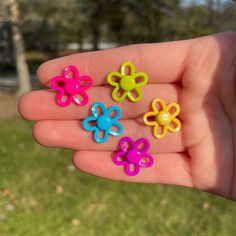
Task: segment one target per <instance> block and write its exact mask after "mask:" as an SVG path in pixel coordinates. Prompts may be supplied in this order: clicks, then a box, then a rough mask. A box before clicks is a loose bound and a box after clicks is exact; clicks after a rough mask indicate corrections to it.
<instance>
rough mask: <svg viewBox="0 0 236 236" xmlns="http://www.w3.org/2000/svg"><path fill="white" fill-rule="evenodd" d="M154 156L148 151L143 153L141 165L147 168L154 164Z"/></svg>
mask: <svg viewBox="0 0 236 236" xmlns="http://www.w3.org/2000/svg"><path fill="white" fill-rule="evenodd" d="M146 160H148V162H146ZM153 162H154V161H153V157H152V156H151V155H150V154H148V153H143V155H142V159H141V161H140V162H139V165H140V166H142V167H144V168H147V167H150V166H152V165H153Z"/></svg>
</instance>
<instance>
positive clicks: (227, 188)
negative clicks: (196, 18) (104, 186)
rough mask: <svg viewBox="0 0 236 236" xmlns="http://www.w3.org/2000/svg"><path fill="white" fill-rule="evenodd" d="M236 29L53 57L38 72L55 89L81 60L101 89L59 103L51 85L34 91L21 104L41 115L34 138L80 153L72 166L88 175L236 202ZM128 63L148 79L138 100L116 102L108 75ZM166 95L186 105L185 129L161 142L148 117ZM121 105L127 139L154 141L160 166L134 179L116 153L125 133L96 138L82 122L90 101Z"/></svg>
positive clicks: (29, 113)
mask: <svg viewBox="0 0 236 236" xmlns="http://www.w3.org/2000/svg"><path fill="white" fill-rule="evenodd" d="M235 45H236V33H223V34H217V35H212V36H207V37H202V38H197V39H192V40H186V41H178V42H168V43H160V44H142V45H132V46H127V47H121V48H116V49H111V50H105V51H100V52H89V53H81V54H76V55H71V56H67V57H63V58H59V59H55V60H51V61H48V62H46V63H44V64H43V65H41V66H40V68H39V70H38V78H39V80H40V81H41V82H42V83H43V84H44V85H46V86H49V82H50V79H51V78H52V77H53V76H55V75H58V74H60V73H61V71H62V70H63V69H64V68H65V67H66V66H67V65H75V66H76V67H77V68H78V69H79V71H80V73H81V74H86V75H90V76H91V77H92V78H93V80H94V85H95V86H94V87H92V88H91V89H89V90H88V95H89V97H90V101H89V104H87V105H86V106H84V107H80V106H76V105H75V104H71V105H70V106H68V107H60V106H58V105H57V104H56V102H55V92H54V91H52V90H49V89H48V90H41V91H33V92H30V93H28V94H26V95H24V96H23V97H22V98H21V100H20V103H19V110H20V113H21V114H22V116H23V117H25V118H27V119H30V120H36V121H37V122H36V124H35V126H34V129H33V135H34V137H35V139H36V140H37V141H38V142H39V143H40V144H42V145H45V146H52V147H63V148H70V149H74V150H76V152H75V154H74V157H73V163H74V165H75V166H76V167H77V168H78V169H80V170H82V171H85V172H88V173H91V174H94V175H97V176H101V177H104V178H109V179H116V180H124V181H133V182H146V183H165V184H176V185H183V186H188V187H195V188H198V189H202V190H205V191H209V192H213V193H216V194H218V195H221V196H224V197H226V198H230V199H234V200H235V199H236V161H235V159H236V157H235V145H236V141H235V140H236V139H235V138H236V130H235V128H236V127H235V126H236V117H235V116H236V95H235V90H236V87H235V86H236V84H235V81H236V75H235V65H236V47H235ZM124 61H132V62H133V63H134V64H135V66H136V69H137V71H144V72H146V73H147V74H148V76H149V84H148V85H146V86H144V87H143V88H142V90H143V93H144V96H143V99H142V100H141V101H139V102H138V103H133V102H130V101H128V100H125V101H123V102H120V103H117V102H114V101H113V100H112V98H111V91H112V88H111V87H110V86H108V85H107V81H106V76H107V74H108V73H109V72H110V71H118V70H119V67H120V65H121V64H122V63H123V62H124ZM156 97H159V98H163V99H164V100H165V101H166V102H167V103H169V102H178V103H179V104H180V107H181V113H180V118H181V120H182V129H181V131H180V132H178V133H169V134H168V135H167V136H166V137H165V138H164V139H162V140H158V139H156V138H155V137H153V135H152V130H151V127H149V126H146V125H144V124H143V121H142V116H143V114H144V113H145V112H147V111H149V110H150V105H151V101H152V100H153V99H154V98H156ZM98 101H99V102H102V103H104V104H105V105H106V107H108V106H111V105H118V106H119V107H120V108H121V109H122V120H121V121H120V122H121V124H122V125H123V127H124V133H123V135H122V136H130V137H131V138H133V139H134V140H137V139H139V138H141V137H145V138H147V139H148V140H149V141H150V144H151V148H150V152H151V153H152V155H153V157H154V165H153V166H152V167H150V168H147V169H142V170H141V171H140V172H139V174H138V175H136V176H128V175H127V174H126V173H125V172H124V169H123V168H122V167H121V166H116V165H115V164H114V163H113V161H112V155H113V152H114V151H115V150H117V148H118V143H119V140H120V137H110V138H109V139H108V141H107V142H105V143H104V144H98V143H96V142H94V140H93V136H92V133H91V132H87V131H85V130H84V129H83V127H82V125H81V124H82V120H83V119H84V118H85V117H87V116H88V115H90V114H91V113H90V109H91V105H92V104H93V103H95V102H98Z"/></svg>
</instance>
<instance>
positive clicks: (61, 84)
mask: <svg viewBox="0 0 236 236" xmlns="http://www.w3.org/2000/svg"><path fill="white" fill-rule="evenodd" d="M50 84H51V87H52V88H53V89H54V90H55V91H57V92H58V93H57V96H56V100H57V103H58V105H59V106H62V107H65V106H68V105H70V104H71V102H72V101H73V102H74V103H75V104H76V105H79V106H84V105H86V104H87V103H88V101H89V98H88V95H87V93H86V90H87V89H88V88H90V87H91V86H92V84H93V80H92V79H91V78H90V77H89V76H87V75H82V76H79V71H78V70H77V68H76V67H75V66H72V65H71V66H67V67H66V68H65V69H64V71H63V74H62V75H61V76H55V77H54V78H52V79H51V81H50Z"/></svg>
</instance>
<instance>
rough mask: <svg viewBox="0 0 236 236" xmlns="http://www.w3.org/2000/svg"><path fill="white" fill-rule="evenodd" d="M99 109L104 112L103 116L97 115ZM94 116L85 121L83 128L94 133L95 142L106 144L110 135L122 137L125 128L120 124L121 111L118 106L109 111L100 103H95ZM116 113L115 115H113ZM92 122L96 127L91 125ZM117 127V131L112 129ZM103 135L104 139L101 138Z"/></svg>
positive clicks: (93, 106) (93, 107)
mask: <svg viewBox="0 0 236 236" xmlns="http://www.w3.org/2000/svg"><path fill="white" fill-rule="evenodd" d="M97 108H99V109H100V110H101V111H102V114H98V113H97ZM91 111H92V114H93V115H92V116H88V117H87V118H85V119H84V121H83V127H84V129H85V130H87V131H94V140H95V141H96V142H97V143H104V142H106V141H107V139H108V136H109V134H110V135H112V136H120V135H121V134H122V133H123V127H122V125H121V124H120V123H119V122H118V119H119V118H120V117H121V113H122V112H121V109H120V108H119V107H118V106H111V107H109V108H108V109H106V107H105V106H104V105H103V104H102V103H100V102H97V103H94V104H93V105H92V109H91ZM114 112H115V113H116V114H115V115H113V117H112V114H113V113H114ZM90 122H95V125H94V124H93V125H89V123H90ZM114 127H116V129H117V131H114V130H113V129H112V128H114ZM100 133H102V134H103V135H102V137H100Z"/></svg>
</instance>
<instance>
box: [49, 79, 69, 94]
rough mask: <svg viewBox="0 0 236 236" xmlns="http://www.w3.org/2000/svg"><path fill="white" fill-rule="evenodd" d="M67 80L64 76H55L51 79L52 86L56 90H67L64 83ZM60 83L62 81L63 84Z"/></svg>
mask: <svg viewBox="0 0 236 236" xmlns="http://www.w3.org/2000/svg"><path fill="white" fill-rule="evenodd" d="M66 81H67V79H66V78H64V77H62V76H55V77H54V78H52V79H51V81H50V85H51V88H53V89H54V90H56V91H59V92H61V91H65V90H64V84H65V82H66ZM59 83H61V84H62V86H60V85H58V84H59Z"/></svg>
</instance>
